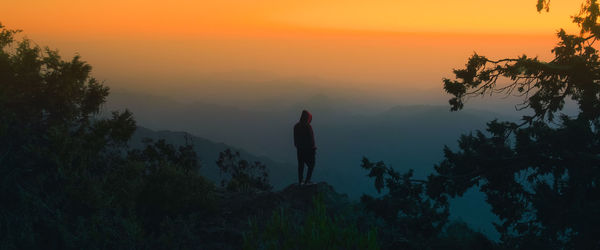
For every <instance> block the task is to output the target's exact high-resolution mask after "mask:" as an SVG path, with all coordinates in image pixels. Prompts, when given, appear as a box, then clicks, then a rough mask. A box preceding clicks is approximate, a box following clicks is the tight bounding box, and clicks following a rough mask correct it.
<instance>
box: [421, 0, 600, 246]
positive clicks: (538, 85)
mask: <svg viewBox="0 0 600 250" xmlns="http://www.w3.org/2000/svg"><path fill="white" fill-rule="evenodd" d="M548 2H549V1H542V0H538V6H537V8H538V10H542V9H546V10H548V9H549V7H548ZM599 14H600V8H599V6H598V2H597V1H596V0H587V1H586V2H585V4H583V5H582V9H581V12H580V13H579V14H578V15H576V16H574V17H573V22H574V23H576V24H577V25H578V26H579V28H580V32H579V34H573V35H572V34H567V33H566V32H565V31H564V30H560V31H559V32H558V33H557V36H558V39H559V42H558V44H557V46H556V47H555V48H554V49H553V50H552V53H553V54H554V59H553V60H551V61H550V62H542V61H540V60H538V59H537V58H530V57H528V56H525V55H524V56H521V57H519V58H506V59H500V60H490V59H488V58H486V57H484V56H480V55H477V54H475V55H473V56H472V57H471V58H470V59H469V60H468V63H467V65H466V68H464V69H459V70H454V73H455V75H456V79H455V80H450V79H444V88H445V90H446V91H447V92H448V93H450V94H452V95H453V96H454V97H453V98H452V99H451V100H450V104H451V107H452V110H459V109H461V108H462V107H463V105H464V101H465V100H466V98H468V97H469V96H473V95H484V94H492V93H504V94H507V95H510V94H515V95H518V96H523V97H524V102H523V103H522V104H520V107H521V108H530V109H531V110H532V111H533V115H532V116H524V117H523V119H522V122H521V123H519V124H517V123H514V122H499V121H492V122H490V123H488V125H487V133H484V132H480V131H477V132H476V133H475V134H470V135H463V136H462V137H461V138H460V140H459V150H458V151H452V150H450V149H449V148H447V147H446V148H445V149H444V154H445V159H444V160H443V161H442V162H441V163H440V164H439V165H437V166H436V167H435V168H436V173H435V174H433V175H431V176H430V177H429V184H428V185H429V187H430V188H429V189H430V190H431V195H432V197H441V196H443V195H450V196H456V195H462V194H463V193H464V192H465V191H466V190H467V189H469V188H471V187H474V186H477V187H479V189H480V190H481V191H482V192H484V193H485V194H486V195H487V201H488V203H489V204H490V205H491V206H492V211H493V212H494V213H495V214H497V215H498V216H499V217H500V219H501V223H499V224H498V225H496V228H497V229H498V231H499V232H500V233H501V235H502V241H503V243H504V244H505V245H506V246H508V247H511V248H526V249H533V248H535V249H540V248H547V249H557V248H562V249H593V248H598V247H600V241H599V240H598V238H597V235H599V234H600V231H599V229H598V226H597V225H598V223H600V216H599V214H598V211H600V196H599V194H600V188H599V187H598V183H599V181H600V161H599V158H598V155H600V151H599V149H600V140H598V139H599V138H600V137H599V136H600V131H599V130H598V128H599V125H600V123H599V122H600V85H598V83H599V82H600V79H599V76H600V62H599V60H598V59H599V57H598V50H597V49H596V46H595V45H594V42H595V41H596V40H597V39H598V37H599V35H600V25H599V24H598V20H597V19H598V15H599ZM500 78H507V79H508V80H509V81H508V84H506V85H500V84H498V79H500ZM567 98H570V99H571V100H573V101H574V102H575V103H576V104H577V106H578V108H579V113H578V114H577V115H576V116H574V117H569V116H567V115H564V114H560V112H561V110H562V109H563V108H564V106H565V102H566V99H567ZM557 117H558V119H557Z"/></svg>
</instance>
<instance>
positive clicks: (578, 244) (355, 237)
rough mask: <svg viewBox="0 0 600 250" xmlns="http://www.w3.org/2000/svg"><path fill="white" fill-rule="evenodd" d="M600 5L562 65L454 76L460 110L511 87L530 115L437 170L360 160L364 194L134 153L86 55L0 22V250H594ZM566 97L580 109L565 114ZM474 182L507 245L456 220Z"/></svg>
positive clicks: (503, 65)
mask: <svg viewBox="0 0 600 250" xmlns="http://www.w3.org/2000/svg"><path fill="white" fill-rule="evenodd" d="M538 3H539V4H538V10H542V9H544V8H546V9H547V8H548V7H547V4H548V2H547V1H543V0H539V1H538ZM599 15H600V6H599V5H598V3H597V1H596V0H588V1H586V3H585V4H584V5H583V7H582V11H581V13H580V14H578V15H576V16H575V17H574V18H573V20H574V22H575V23H576V24H577V25H579V27H580V28H581V30H580V33H579V34H577V35H569V34H566V32H565V31H563V30H561V31H560V32H558V38H559V43H558V44H557V46H556V47H555V48H554V50H553V53H554V55H555V58H554V59H553V60H552V61H550V62H542V61H539V60H538V59H537V58H530V57H527V56H522V57H519V58H506V59H500V60H491V59H488V58H486V57H484V56H480V55H477V54H475V55H473V56H472V57H471V58H470V59H469V60H468V63H467V64H466V66H465V68H464V69H457V70H454V73H455V79H445V80H444V89H445V90H446V91H447V92H448V93H450V94H451V95H453V97H452V99H450V105H451V107H452V109H453V110H460V109H462V108H463V106H464V104H465V101H466V99H467V98H468V97H469V96H472V95H482V94H483V95H485V94H489V93H498V92H504V93H507V94H521V95H522V96H524V97H525V100H524V103H523V104H522V105H523V106H522V107H524V108H529V109H531V110H532V112H533V114H532V115H530V116H524V117H523V118H522V121H521V122H519V123H516V122H514V121H503V122H501V121H498V120H494V121H491V122H489V123H488V124H487V131H486V132H481V131H476V132H474V133H470V134H466V135H463V136H461V137H460V138H459V145H458V148H457V149H452V148H450V147H445V148H444V149H443V152H444V159H443V160H442V161H441V162H440V163H439V164H437V165H435V172H434V173H432V174H430V175H429V176H428V177H427V178H426V179H424V178H417V177H415V175H414V171H413V170H408V171H406V172H399V170H397V169H395V168H392V167H391V166H390V165H389V164H386V163H384V162H383V161H377V162H373V161H371V160H369V159H368V158H363V159H362V164H361V165H360V166H361V167H362V169H363V170H362V171H364V173H365V174H366V175H368V177H369V178H371V179H370V180H371V181H372V182H370V183H372V184H373V187H374V188H375V190H376V192H377V194H365V195H363V196H362V197H361V199H360V202H351V201H349V200H348V197H347V196H345V195H341V194H338V193H337V192H335V191H334V190H333V188H332V187H331V186H330V185H328V184H326V183H319V184H317V185H311V186H297V185H293V184H292V185H289V186H287V187H286V188H285V189H283V190H282V191H276V192H273V191H272V184H271V183H270V180H269V171H268V167H267V166H266V165H265V164H264V163H262V162H260V161H248V160H245V159H244V158H243V157H242V155H241V154H239V153H237V152H235V151H231V150H228V149H226V150H224V151H222V152H219V156H218V158H217V159H214V161H215V163H216V165H217V167H218V169H219V170H220V173H222V174H224V176H225V178H224V179H223V180H222V181H221V182H220V183H218V184H215V183H214V182H213V181H210V180H207V179H206V178H205V177H203V176H202V175H201V174H200V173H201V171H200V169H201V168H203V167H206V166H202V164H201V161H199V159H198V155H197V154H196V148H195V147H194V145H193V142H192V141H190V142H188V141H186V142H185V143H181V144H178V145H173V144H169V143H167V142H166V141H165V140H156V141H155V140H144V142H143V145H141V146H139V147H137V148H130V147H129V146H128V145H127V142H128V141H130V140H131V138H132V135H133V134H134V132H135V131H136V129H137V126H136V122H135V120H134V119H133V115H132V113H131V112H129V111H127V110H126V111H123V112H113V113H112V114H111V115H110V116H109V117H105V118H102V117H100V116H98V113H99V111H100V107H101V105H102V104H103V103H104V102H105V99H106V97H107V96H108V94H109V90H108V88H107V87H105V86H104V85H103V84H101V83H100V82H99V81H97V80H96V79H94V78H93V77H91V75H90V74H91V66H90V65H88V64H87V63H85V62H84V61H82V60H81V58H80V57H79V56H75V57H74V58H72V59H71V60H63V59H62V58H61V57H60V56H59V53H58V52H57V51H53V50H50V49H42V48H40V47H39V46H36V45H33V44H32V43H31V42H30V41H28V40H26V39H25V40H21V41H15V38H14V37H15V34H16V33H17V31H14V30H9V29H4V27H2V26H0V84H1V85H0V140H1V141H2V142H3V143H1V144H0V204H3V205H2V206H1V207H0V248H2V249H107V248H111V249H205V248H208V249H214V248H220V249H239V248H246V249H379V248H383V249H503V248H510V249H513V248H521V249H594V248H598V247H599V246H600V241H599V240H598V238H597V235H599V234H600V231H599V229H598V228H599V227H598V226H597V225H598V224H599V222H600V217H599V216H598V211H600V200H599V199H600V198H599V197H600V196H599V195H598V194H600V188H599V187H598V183H599V182H600V167H599V166H600V159H599V158H598V155H600V131H599V130H598V127H599V126H600V87H598V86H599V85H598V82H599V81H600V80H599V79H598V76H599V75H600V72H599V70H600V56H598V51H597V49H596V48H595V47H594V42H595V40H596V39H597V38H598V36H600V24H598V21H597V19H598V16H599ZM501 77H506V78H508V79H509V80H510V81H509V82H508V85H505V86H501V85H500V82H498V79H499V78H501ZM565 98H571V99H572V100H573V101H575V102H576V103H577V107H578V111H579V112H578V113H577V114H576V115H575V116H568V115H565V114H562V113H561V111H562V109H563V108H564V105H565ZM357 165H358V164H357ZM473 188H477V189H479V190H480V191H481V192H483V193H484V194H485V195H486V201H487V202H488V203H489V205H490V206H491V207H492V211H493V212H494V213H495V214H496V215H497V216H498V217H499V219H500V221H499V223H497V224H496V225H495V226H496V229H497V230H498V232H499V233H500V234H501V239H500V242H497V243H496V242H491V241H490V240H488V239H487V238H486V237H485V236H483V234H481V233H478V232H475V231H473V230H471V229H470V228H468V227H467V226H466V225H465V224H464V223H460V222H452V221H450V220H449V200H450V199H451V198H453V197H457V196H461V195H463V194H464V193H465V192H466V191H467V190H470V189H473Z"/></svg>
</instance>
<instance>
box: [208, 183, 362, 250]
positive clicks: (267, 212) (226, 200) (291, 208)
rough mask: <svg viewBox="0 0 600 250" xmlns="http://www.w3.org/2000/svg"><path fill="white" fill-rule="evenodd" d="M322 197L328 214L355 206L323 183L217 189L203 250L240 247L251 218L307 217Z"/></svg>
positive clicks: (261, 219) (265, 220) (262, 222)
mask: <svg viewBox="0 0 600 250" xmlns="http://www.w3.org/2000/svg"><path fill="white" fill-rule="evenodd" d="M317 196H320V197H322V199H323V204H324V205H325V207H326V208H327V211H328V213H329V214H330V215H331V216H333V214H336V213H340V212H342V210H344V209H349V208H351V207H352V206H353V203H351V202H350V201H349V199H348V197H347V196H346V195H343V194H339V193H337V192H336V191H335V190H334V188H333V187H332V186H331V185H329V184H327V183H324V182H321V183H317V184H314V185H311V186H298V185H296V184H292V185H288V186H287V187H286V188H284V189H283V190H281V191H276V192H261V193H229V192H226V191H224V190H217V197H218V199H217V200H218V207H219V208H220V209H219V210H218V212H217V213H216V214H213V215H212V216H211V217H210V218H205V223H203V228H202V229H200V230H199V232H201V233H200V234H199V235H201V236H202V238H201V240H202V241H201V242H202V245H203V247H202V249H240V248H241V246H242V243H243V237H242V236H243V235H242V234H243V233H244V232H247V231H249V230H250V229H251V228H250V225H249V219H253V220H254V221H255V222H257V223H259V224H261V225H262V224H264V223H266V222H267V221H268V220H269V219H270V217H271V216H272V215H273V213H274V212H275V213H277V212H280V210H281V209H283V210H285V213H287V214H290V215H295V216H299V217H304V216H306V214H307V213H308V212H309V211H310V210H311V209H312V208H313V199H314V198H315V197H317Z"/></svg>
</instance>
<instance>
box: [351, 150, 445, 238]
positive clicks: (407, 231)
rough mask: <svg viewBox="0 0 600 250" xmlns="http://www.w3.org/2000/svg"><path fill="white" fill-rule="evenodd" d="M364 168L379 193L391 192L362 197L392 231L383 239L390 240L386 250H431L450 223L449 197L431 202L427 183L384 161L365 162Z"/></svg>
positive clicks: (364, 202) (363, 160) (366, 160)
mask: <svg viewBox="0 0 600 250" xmlns="http://www.w3.org/2000/svg"><path fill="white" fill-rule="evenodd" d="M361 167H362V168H364V169H366V170H369V175H368V176H369V177H373V178H375V180H374V184H375V188H376V189H377V191H378V192H379V193H381V191H382V190H384V189H385V190H387V191H388V192H387V193H386V194H384V195H383V196H381V197H378V198H374V197H371V196H369V195H363V196H362V197H361V202H362V203H363V204H364V205H365V208H366V209H367V210H368V211H371V212H373V213H374V214H375V215H376V216H377V217H379V218H382V219H384V221H385V222H386V224H387V225H388V227H389V228H390V229H389V230H386V231H385V232H383V233H382V237H384V238H385V237H388V238H390V239H388V240H385V239H384V240H385V241H386V242H391V243H390V245H389V246H386V247H387V248H391V249H394V248H396V249H397V248H410V249H423V248H428V247H431V244H432V243H433V241H432V239H435V238H436V237H437V236H438V235H439V234H440V232H441V231H442V229H443V228H444V225H445V223H446V222H447V220H448V202H447V200H446V197H444V196H439V197H438V198H439V199H436V200H434V199H430V198H429V196H427V193H426V192H427V190H426V185H425V184H426V182H425V181H421V180H413V179H412V175H413V172H412V170H410V171H408V172H407V173H405V174H403V175H401V174H400V173H398V172H396V171H395V170H394V169H393V168H391V167H387V166H386V165H385V163H384V162H382V161H379V162H371V161H369V160H368V159H367V158H363V159H362V165H361Z"/></svg>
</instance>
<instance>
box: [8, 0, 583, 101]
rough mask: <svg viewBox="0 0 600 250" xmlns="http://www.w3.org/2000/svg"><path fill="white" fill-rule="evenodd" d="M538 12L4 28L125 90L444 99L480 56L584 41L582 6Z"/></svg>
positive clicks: (57, 14)
mask: <svg viewBox="0 0 600 250" xmlns="http://www.w3.org/2000/svg"><path fill="white" fill-rule="evenodd" d="M535 4H536V1H535V0H505V1H491V0H455V1H402V0H394V1H391V0H385V1H358V0H328V1H322V0H319V1H317V0H303V1H292V0H276V1H260V0H255V1H250V0H237V1H235V0H218V1H210V2H209V1H194V0H173V1H137V0H136V1H127V0H119V1H116V0H103V1H95V2H92V1H75V0H63V1H59V0H56V1H52V0H38V1H28V0H4V1H3V4H2V8H1V9H0V22H2V23H3V24H4V25H5V26H7V27H9V28H16V29H22V30H24V32H23V34H24V35H25V36H26V37H28V38H30V39H32V40H33V41H34V42H36V43H37V44H40V45H48V46H50V47H51V48H57V49H59V50H60V51H61V53H62V55H64V56H65V57H70V56H72V55H74V54H75V53H79V54H81V55H82V56H83V58H84V60H87V61H88V62H89V63H90V64H92V66H94V75H95V76H96V77H97V78H99V79H102V80H105V81H106V84H107V85H109V86H112V87H116V88H125V89H143V90H146V91H151V92H165V93H167V92H169V91H171V92H169V93H171V94H176V93H175V92H178V93H180V94H181V93H185V94H187V95H190V96H194V95H196V94H197V93H199V92H203V93H206V92H207V91H208V92H210V91H213V92H215V93H218V92H219V91H221V90H220V89H219V88H218V87H217V88H216V89H215V88H214V82H215V81H217V82H218V81H250V82H255V81H261V80H274V79H275V80H276V79H296V78H298V79H306V78H309V79H320V80H319V81H315V82H319V83H318V84H323V85H327V86H326V87H329V88H336V87H338V85H344V87H351V88H366V89H371V90H372V89H377V90H378V91H379V92H378V93H380V94H382V95H383V94H390V93H391V94H390V95H393V93H394V91H395V90H400V89H402V88H406V87H414V88H421V89H432V88H439V87H440V86H441V78H442V77H449V76H451V70H452V68H457V67H461V65H463V64H464V63H465V61H466V58H467V57H468V56H469V55H471V54H472V53H473V52H474V51H476V52H477V53H480V54H484V55H489V56H491V57H504V56H511V57H512V56H518V55H521V54H523V53H526V54H528V55H531V56H536V55H537V56H540V57H541V58H549V56H550V49H551V48H552V47H553V45H554V43H555V41H556V39H555V38H554V33H555V32H556V31H557V30H558V29H559V28H566V29H567V30H570V31H575V30H576V29H575V27H574V26H573V25H572V24H571V23H570V16H572V15H573V14H576V13H577V12H578V10H579V6H580V4H581V1H575V0H554V1H552V5H551V10H550V12H549V13H542V14H539V13H537V12H536V9H535ZM210 84H213V85H210ZM282 84H283V83H282ZM315 84H317V83H315ZM209 85H210V86H213V87H211V89H209V88H208V87H206V86H209ZM283 87H285V86H283ZM373 87H377V88H373ZM217 95H218V94H217Z"/></svg>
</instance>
